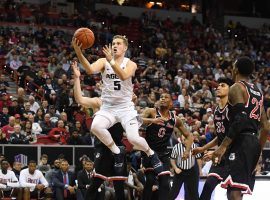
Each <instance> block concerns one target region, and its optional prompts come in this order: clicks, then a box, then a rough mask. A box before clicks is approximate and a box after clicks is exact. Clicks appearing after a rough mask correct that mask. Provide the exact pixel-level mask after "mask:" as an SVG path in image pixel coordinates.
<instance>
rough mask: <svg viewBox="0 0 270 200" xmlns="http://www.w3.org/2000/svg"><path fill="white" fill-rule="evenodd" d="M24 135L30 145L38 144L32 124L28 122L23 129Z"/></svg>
mask: <svg viewBox="0 0 270 200" xmlns="http://www.w3.org/2000/svg"><path fill="white" fill-rule="evenodd" d="M22 134H23V135H25V136H26V139H27V140H28V141H29V143H36V142H37V136H36V135H35V134H34V133H33V132H32V122H31V121H29V120H27V121H26V122H25V125H24V127H23V129H22Z"/></svg>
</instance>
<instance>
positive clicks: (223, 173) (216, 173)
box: [208, 155, 229, 181]
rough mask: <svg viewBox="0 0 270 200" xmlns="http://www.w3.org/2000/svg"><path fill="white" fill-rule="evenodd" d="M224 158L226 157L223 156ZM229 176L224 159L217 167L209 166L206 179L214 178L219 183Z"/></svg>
mask: <svg viewBox="0 0 270 200" xmlns="http://www.w3.org/2000/svg"><path fill="white" fill-rule="evenodd" d="M224 157H225V158H226V157H227V156H226V155H225V156H224ZM228 175H229V170H228V166H226V164H225V159H224V160H222V161H221V162H220V164H218V165H216V166H215V165H213V164H212V166H211V168H210V170H209V173H208V177H209V176H211V177H216V178H217V179H218V180H219V181H224V180H225V179H226V178H227V177H228Z"/></svg>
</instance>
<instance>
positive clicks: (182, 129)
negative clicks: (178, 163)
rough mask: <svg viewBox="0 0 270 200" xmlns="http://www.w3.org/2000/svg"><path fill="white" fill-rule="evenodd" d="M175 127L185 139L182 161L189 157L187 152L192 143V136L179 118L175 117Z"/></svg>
mask: <svg viewBox="0 0 270 200" xmlns="http://www.w3.org/2000/svg"><path fill="white" fill-rule="evenodd" d="M175 126H176V127H177V128H178V129H179V130H180V132H181V133H182V134H183V135H184V136H185V138H186V150H185V152H184V155H183V159H187V158H188V156H189V152H190V150H191V145H192V143H193V135H192V134H191V133H190V132H189V131H188V130H187V129H186V127H185V126H184V124H183V122H182V120H181V119H180V118H179V117H176V124H175Z"/></svg>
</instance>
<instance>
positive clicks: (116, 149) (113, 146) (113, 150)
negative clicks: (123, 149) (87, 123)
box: [108, 143, 120, 154]
mask: <svg viewBox="0 0 270 200" xmlns="http://www.w3.org/2000/svg"><path fill="white" fill-rule="evenodd" d="M108 148H109V149H110V150H111V151H112V152H113V153H115V154H119V153H120V149H119V147H118V146H116V144H115V143H113V145H110V146H108Z"/></svg>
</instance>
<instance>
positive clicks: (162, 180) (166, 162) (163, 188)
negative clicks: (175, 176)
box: [158, 155, 171, 200]
mask: <svg viewBox="0 0 270 200" xmlns="http://www.w3.org/2000/svg"><path fill="white" fill-rule="evenodd" d="M159 158H160V160H161V161H162V163H163V172H162V173H161V174H159V176H158V183H159V190H158V192H159V199H160V200H167V199H168V196H169V192H170V183H169V180H170V174H171V173H170V165H171V163H170V158H169V155H165V156H162V157H161V156H159Z"/></svg>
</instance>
